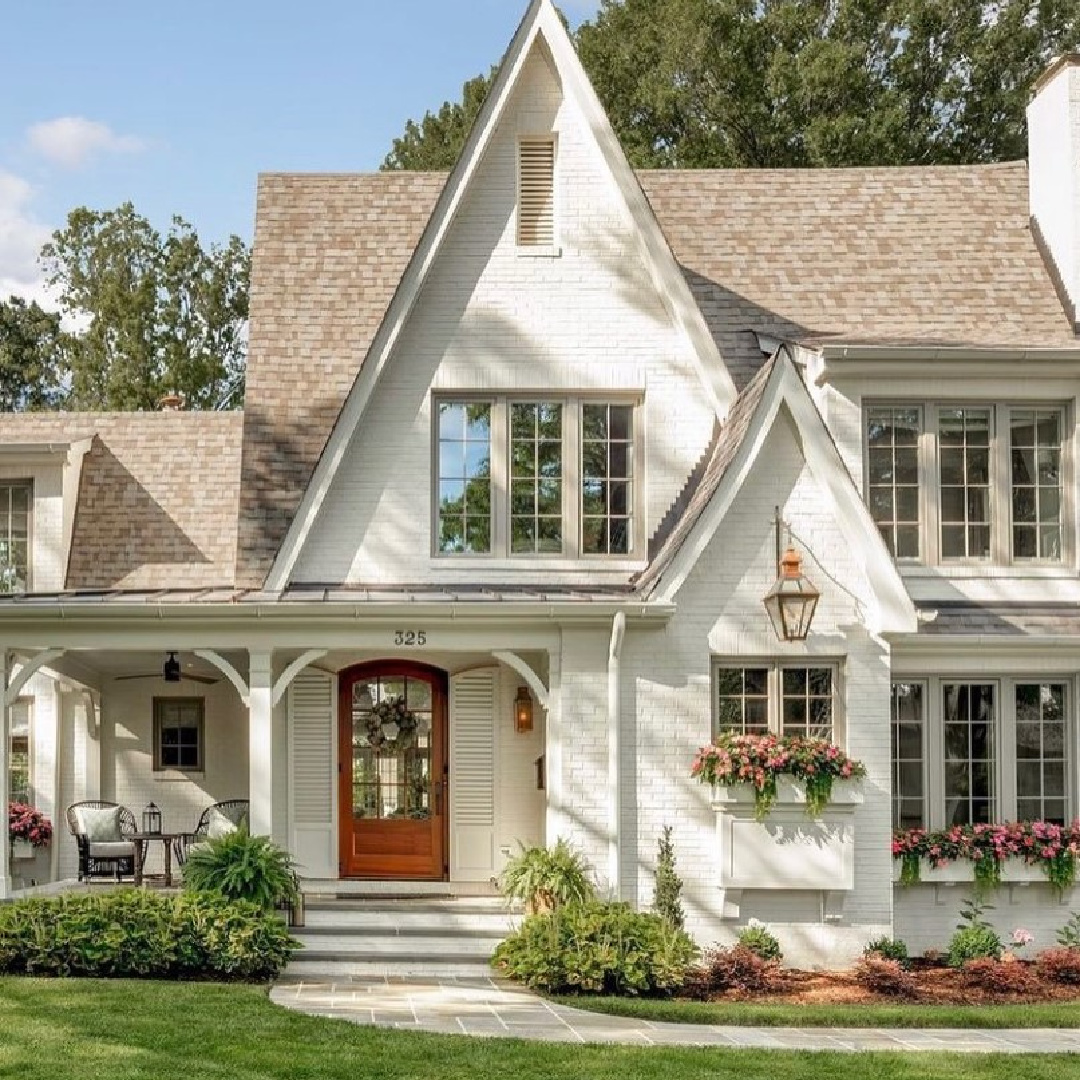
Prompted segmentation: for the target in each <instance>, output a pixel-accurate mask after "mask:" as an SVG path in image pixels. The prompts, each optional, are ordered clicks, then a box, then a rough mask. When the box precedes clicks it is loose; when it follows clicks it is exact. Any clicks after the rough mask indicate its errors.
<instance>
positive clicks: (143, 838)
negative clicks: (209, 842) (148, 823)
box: [127, 832, 191, 889]
mask: <svg viewBox="0 0 1080 1080" xmlns="http://www.w3.org/2000/svg"><path fill="white" fill-rule="evenodd" d="M127 835H128V838H129V839H131V840H134V841H135V885H136V887H139V886H141V885H142V883H143V865H144V863H145V861H146V853H147V851H148V850H149V848H150V844H151V843H152V842H153V841H154V840H157V841H158V842H160V843H161V844H162V845H163V846H164V848H165V888H167V889H169V888H172V883H173V880H172V851H173V842H174V841H176V840H180V839H182V838H183V837H187V836H190V835H191V834H190V833H186V832H153V833H148V832H134V833H128V834H127Z"/></svg>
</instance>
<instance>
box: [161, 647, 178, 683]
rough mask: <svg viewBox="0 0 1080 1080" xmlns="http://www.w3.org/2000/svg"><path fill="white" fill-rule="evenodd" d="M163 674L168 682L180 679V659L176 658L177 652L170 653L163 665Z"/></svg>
mask: <svg viewBox="0 0 1080 1080" xmlns="http://www.w3.org/2000/svg"><path fill="white" fill-rule="evenodd" d="M161 675H162V678H164V680H165V681H166V682H179V681H180V661H179V660H177V659H176V653H174V652H171V653H169V658H168V659H167V660H166V661H165V663H164V665H163V666H162V669H161Z"/></svg>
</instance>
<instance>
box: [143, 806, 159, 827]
mask: <svg viewBox="0 0 1080 1080" xmlns="http://www.w3.org/2000/svg"><path fill="white" fill-rule="evenodd" d="M142 831H143V832H144V833H155V834H156V833H159V832H161V811H160V810H159V809H158V808H157V807H156V806H155V805H154V804H153V803H151V804H150V805H149V806H148V807H147V808H146V809H145V810H144V811H143V812H142Z"/></svg>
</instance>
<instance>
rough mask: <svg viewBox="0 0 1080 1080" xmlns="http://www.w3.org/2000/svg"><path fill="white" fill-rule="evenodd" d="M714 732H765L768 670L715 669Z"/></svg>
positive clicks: (763, 668)
mask: <svg viewBox="0 0 1080 1080" xmlns="http://www.w3.org/2000/svg"><path fill="white" fill-rule="evenodd" d="M716 729H717V731H734V732H737V733H738V734H740V735H746V734H763V733H764V732H766V731H768V730H769V669H768V668H765V667H754V668H717V670H716Z"/></svg>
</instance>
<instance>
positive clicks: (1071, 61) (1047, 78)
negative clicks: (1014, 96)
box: [1031, 52, 1080, 98]
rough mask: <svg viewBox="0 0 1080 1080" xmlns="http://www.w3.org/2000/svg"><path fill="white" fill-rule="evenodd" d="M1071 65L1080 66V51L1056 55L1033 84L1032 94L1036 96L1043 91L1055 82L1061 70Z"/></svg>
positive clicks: (1033, 96)
mask: <svg viewBox="0 0 1080 1080" xmlns="http://www.w3.org/2000/svg"><path fill="white" fill-rule="evenodd" d="M1070 67H1080V52H1069V53H1063V54H1062V55H1061V56H1055V57H1054V58H1053V59H1052V60H1051V61H1050V63H1049V64H1047V65H1046V68H1045V69H1044V70H1043V72H1042V74H1040V75H1039V77H1038V78H1037V79H1036V80H1035V81H1034V82H1033V83H1032V84H1031V96H1032V98H1036V97H1038V96H1039V94H1041V93H1042V91H1043V89H1044V88H1045V87H1046V86H1048V85H1049V84H1050V83H1051V82H1053V80H1054V78H1055V77H1056V76H1057V73H1058V72H1059V71H1062V70H1063V69H1065V68H1070Z"/></svg>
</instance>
